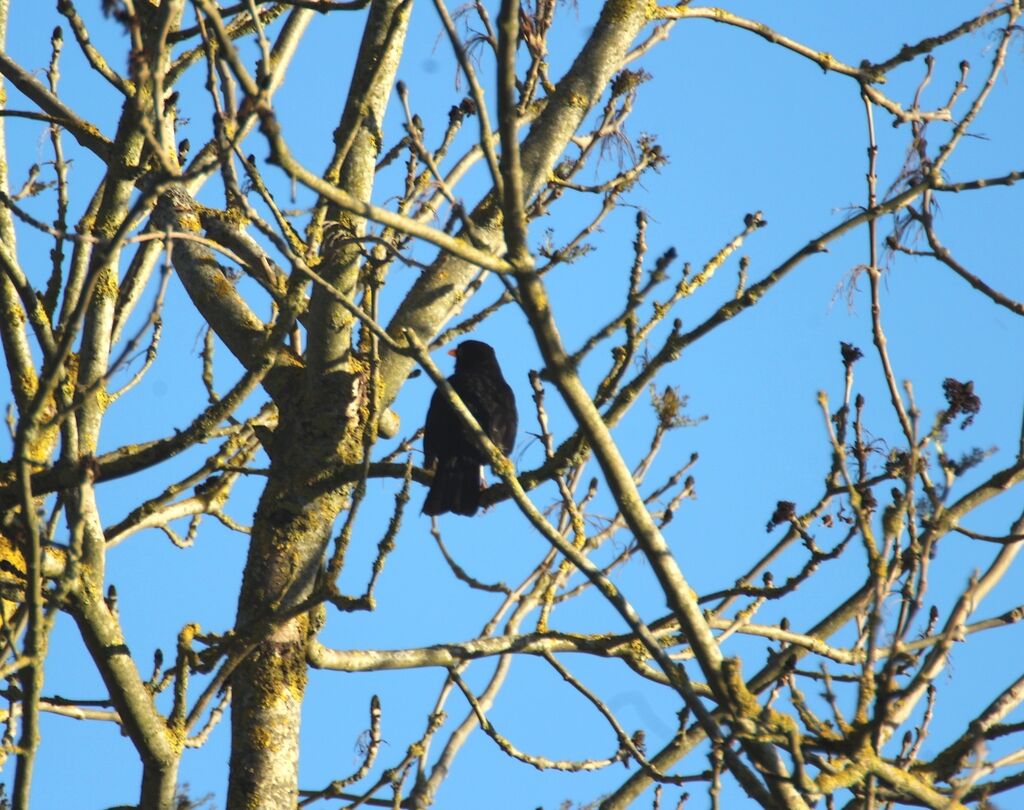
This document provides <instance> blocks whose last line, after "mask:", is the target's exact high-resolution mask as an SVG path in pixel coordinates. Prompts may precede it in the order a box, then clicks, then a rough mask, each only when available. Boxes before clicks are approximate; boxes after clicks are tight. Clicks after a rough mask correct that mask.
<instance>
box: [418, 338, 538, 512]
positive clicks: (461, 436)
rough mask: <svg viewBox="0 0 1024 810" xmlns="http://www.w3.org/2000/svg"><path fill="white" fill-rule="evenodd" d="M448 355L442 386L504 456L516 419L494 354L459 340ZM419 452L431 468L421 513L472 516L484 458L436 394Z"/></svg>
mask: <svg viewBox="0 0 1024 810" xmlns="http://www.w3.org/2000/svg"><path fill="white" fill-rule="evenodd" d="M452 354H454V355H455V373H454V374H452V376H451V377H449V378H448V382H449V383H450V384H451V386H452V388H454V389H455V391H456V393H458V395H459V397H460V398H461V399H462V401H463V402H465V403H466V407H467V408H468V409H469V412H470V413H471V414H473V416H474V417H476V421H477V422H479V423H480V427H481V428H482V429H483V431H484V433H486V434H487V437H488V438H489V439H490V440H491V441H492V442H494V444H495V445H496V446H497V447H498V448H499V449H500V450H501V452H502V453H504V454H505V455H508V454H509V453H510V452H511V451H512V445H513V444H514V443H515V439H516V427H517V426H518V423H519V417H518V415H517V413H516V398H515V394H513V393H512V389H511V388H509V385H508V383H507V382H505V378H504V377H502V376H501V368H500V367H499V366H498V358H497V357H495V355H494V349H492V348H491V347H490V346H488V345H487V344H486V343H481V342H480V341H479V340H465V341H463V342H462V343H460V344H459V345H458V346H457V347H456V348H455V350H454V351H453V352H452ZM423 452H424V454H425V455H426V465H427V467H428V468H430V467H433V468H434V483H433V484H431V486H430V492H428V493H427V497H426V500H424V501H423V512H424V513H425V514H427V515H441V514H444V513H445V512H454V513H455V514H457V515H475V514H476V511H477V509H478V508H479V507H480V475H481V466H482V465H483V464H484V463H485V462H486V460H487V458H486V456H485V455H484V453H483V451H482V450H479V449H478V448H477V447H476V445H475V444H474V443H473V439H472V437H471V436H470V434H469V431H467V430H466V429H465V428H464V427H463V425H462V422H461V421H460V420H459V417H458V415H457V414H456V413H455V410H454V409H453V408H452V407H451V406H450V405H449V404H448V400H447V399H445V397H444V394H442V393H441V391H435V392H434V396H433V398H432V399H431V400H430V408H429V409H428V410H427V423H426V426H425V428H424V433H423Z"/></svg>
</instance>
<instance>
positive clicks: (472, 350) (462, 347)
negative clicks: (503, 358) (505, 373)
mask: <svg viewBox="0 0 1024 810" xmlns="http://www.w3.org/2000/svg"><path fill="white" fill-rule="evenodd" d="M448 354H450V355H452V356H453V357H454V358H455V370H456V371H459V370H462V371H465V370H466V369H470V368H481V367H487V366H496V365H498V358H497V357H496V356H495V354H494V349H493V348H491V347H490V346H489V345H488V344H486V343H484V342H483V341H480V340H464V341H462V343H460V344H459V345H458V346H456V347H455V348H454V349H452V350H451V351H450V352H448Z"/></svg>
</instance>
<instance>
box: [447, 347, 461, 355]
mask: <svg viewBox="0 0 1024 810" xmlns="http://www.w3.org/2000/svg"><path fill="white" fill-rule="evenodd" d="M458 353H459V350H458V348H457V347H456V348H454V349H449V350H448V356H449V357H455V355H457V354H458Z"/></svg>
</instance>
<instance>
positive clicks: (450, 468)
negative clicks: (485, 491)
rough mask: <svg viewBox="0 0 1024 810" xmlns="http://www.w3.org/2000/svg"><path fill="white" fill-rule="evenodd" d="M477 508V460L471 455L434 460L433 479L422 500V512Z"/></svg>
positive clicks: (466, 512) (459, 512) (463, 512)
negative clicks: (435, 464)
mask: <svg viewBox="0 0 1024 810" xmlns="http://www.w3.org/2000/svg"><path fill="white" fill-rule="evenodd" d="M479 508H480V464H479V462H477V461H475V460H474V459H467V458H447V459H441V460H440V461H438V464H437V469H436V470H434V483H433V484H431V485H430V491H429V492H428V493H427V497H426V499H425V500H424V501H423V510H422V511H423V514H425V515H443V514H444V513H445V512H454V513H455V514H456V515H466V516H471V515H475V514H476V511H477V509H479Z"/></svg>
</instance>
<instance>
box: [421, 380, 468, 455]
mask: <svg viewBox="0 0 1024 810" xmlns="http://www.w3.org/2000/svg"><path fill="white" fill-rule="evenodd" d="M450 381H451V380H450V379H449V382H450ZM461 432H462V431H461V429H460V427H459V424H458V419H457V417H456V416H455V411H453V410H452V408H451V406H450V405H449V404H448V400H447V399H445V397H444V394H442V393H441V391H440V390H435V391H434V395H433V396H432V397H431V398H430V407H429V408H427V421H426V422H425V423H424V425H423V454H424V456H426V466H427V467H432V466H433V465H434V463H435V462H436V461H437V459H438V458H440V457H442V456H444V457H448V456H451V455H453V454H452V451H451V445H452V441H453V439H452V437H453V436H458V435H461Z"/></svg>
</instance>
